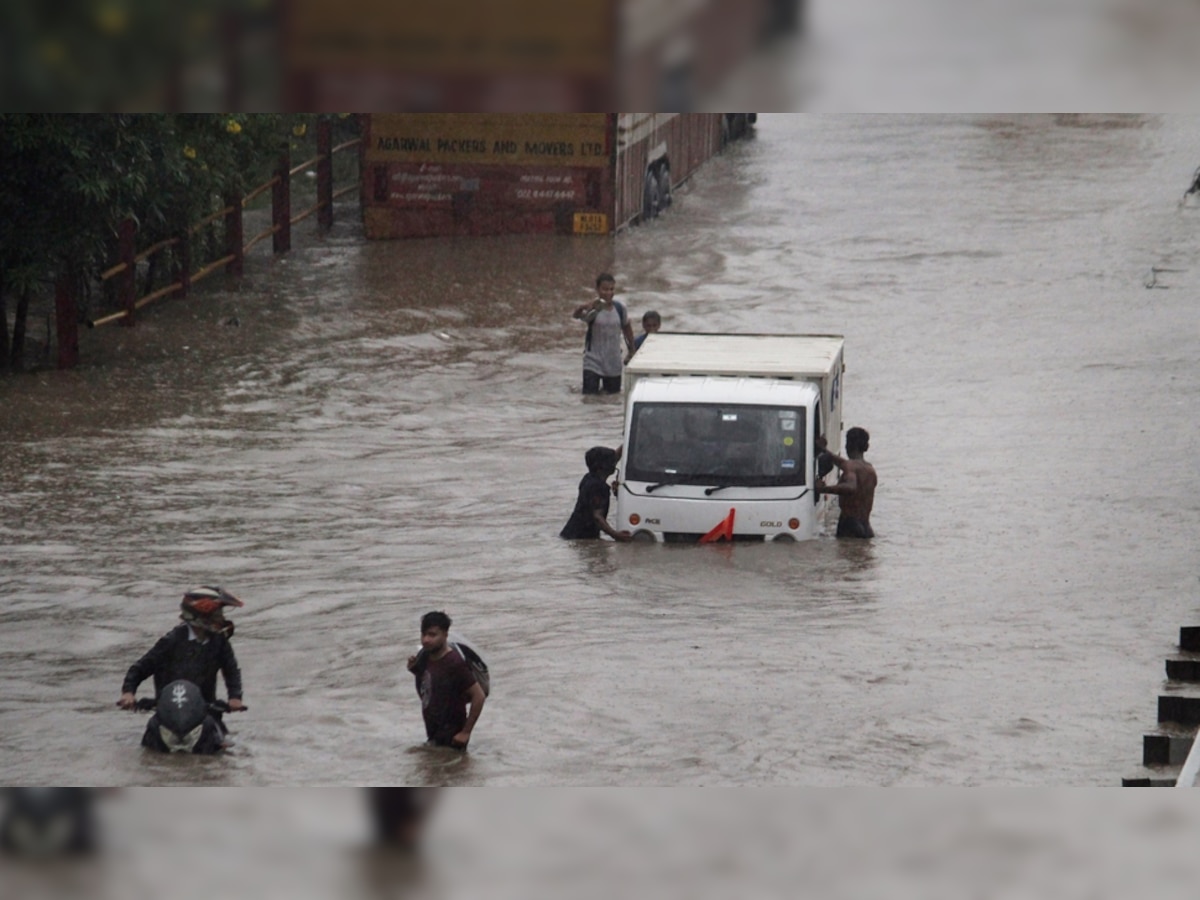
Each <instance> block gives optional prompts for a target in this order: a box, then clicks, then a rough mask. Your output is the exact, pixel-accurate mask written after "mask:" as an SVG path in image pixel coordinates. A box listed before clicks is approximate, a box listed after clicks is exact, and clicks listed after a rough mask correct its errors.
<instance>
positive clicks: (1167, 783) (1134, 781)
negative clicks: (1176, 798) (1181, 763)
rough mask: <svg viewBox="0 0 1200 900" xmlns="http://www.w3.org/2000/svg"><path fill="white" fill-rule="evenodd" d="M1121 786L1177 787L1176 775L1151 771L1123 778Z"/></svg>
mask: <svg viewBox="0 0 1200 900" xmlns="http://www.w3.org/2000/svg"><path fill="white" fill-rule="evenodd" d="M1121 787H1169V788H1173V787H1175V775H1163V774H1161V773H1150V774H1146V775H1133V776H1131V777H1129V778H1122V779H1121Z"/></svg>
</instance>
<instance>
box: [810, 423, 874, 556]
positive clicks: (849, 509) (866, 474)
mask: <svg viewBox="0 0 1200 900" xmlns="http://www.w3.org/2000/svg"><path fill="white" fill-rule="evenodd" d="M870 441H871V436H870V435H869V434H867V431H866V429H864V428H851V429H850V430H849V431H847V432H846V454H847V455H848V456H849V457H850V458H849V459H843V458H842V457H840V456H835V455H834V454H832V453H830V456H831V457H832V458H833V462H834V463H835V464H836V465H837V467H838V468H839V469H841V470H842V471H841V475H839V476H838V483H837V484H835V485H832V486H829V485H824V484H821V483H820V482H817V485H816V487H815V488H814V490H815V491H816V492H817V494H818V495H820V494H836V495H837V496H838V505H839V506H840V507H841V511H842V514H841V516H840V517H839V518H838V524H837V536H838V537H840V538H842V537H853V538H872V537H875V532H874V531H873V530H872V529H871V508H872V507H873V506H874V505H875V485H876V484H877V483H878V479H877V478H876V477H875V467H874V466H873V465H871V464H870V463H869V462H867V461H866V460H865V459H863V454H864V453H866V452H867V445H868V444H869V443H870ZM816 446H817V452H818V453H824V452H827V451H826V450H825V438H823V437H819V438H817V440H816Z"/></svg>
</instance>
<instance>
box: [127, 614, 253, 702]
mask: <svg viewBox="0 0 1200 900" xmlns="http://www.w3.org/2000/svg"><path fill="white" fill-rule="evenodd" d="M218 671H219V672H220V673H221V674H222V675H223V676H224V677H225V691H226V693H227V694H228V695H229V698H230V699H231V700H232V699H235V698H236V699H238V700H240V699H241V698H242V672H241V670H240V669H239V668H238V664H237V657H235V656H234V655H233V645H231V644H230V643H229V639H228V638H227V637H225V636H224V635H222V634H214V635H210V636H209V638H208V640H207V641H205V642H204V643H203V644H202V643H200V642H199V641H190V640H188V627H187V625H177V626H176V627H175V628H172V629H171V630H170V631H168V632H167V633H166V634H165V635H163V636H162V637H161V638H159V640H158V643H157V644H155V645H154V646H153V647H151V648H150V650H149V652H147V653H146V655H145V656H143V657H142V658H141V659H139V660H138V661H137V662H135V663H134V664H133V665H132V666H130V667H129V671H128V672H127V673H125V682H124V684H122V685H121V693H123V694H133V693H136V692H137V689H138V685H139V684H141V683H142V682H143V681H145V680H146V679H147V678H150V677H151V676H153V678H154V696H155V697H157V696H158V694H159V692H160V691H161V690H162V689H163V687H165V686H166V685H168V684H170V683H171V682H172V681H178V680H179V679H184V680H186V681H190V682H192V683H193V684H195V685H196V687H198V688H200V693H201V694H202V695H203V696H204V699H205V700H207V701H208V702H209V703H212V702H213V701H214V700H216V699H217V672H218Z"/></svg>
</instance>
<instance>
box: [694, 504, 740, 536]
mask: <svg viewBox="0 0 1200 900" xmlns="http://www.w3.org/2000/svg"><path fill="white" fill-rule="evenodd" d="M735 512H737V510H736V509H731V510H729V515H727V516H726V517H725V518H724V519H722V520H721V521H720V522H718V523H717V526H716V527H715V528H714V529H713V530H712V531H710V532H709V533H708V534H706V535H704V537H702V538H700V543H701V544H708V543H712V542H713V541H719V540H722V539H724V540H727V541H732V540H733V514H734V513H735Z"/></svg>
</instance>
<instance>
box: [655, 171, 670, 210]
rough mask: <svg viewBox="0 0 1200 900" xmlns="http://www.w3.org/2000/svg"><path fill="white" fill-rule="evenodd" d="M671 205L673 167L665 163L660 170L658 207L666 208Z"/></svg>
mask: <svg viewBox="0 0 1200 900" xmlns="http://www.w3.org/2000/svg"><path fill="white" fill-rule="evenodd" d="M670 205H671V167H670V166H668V165H663V167H662V168H660V169H659V170H658V207H659V209H666V208H667V207H669V206H670Z"/></svg>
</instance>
